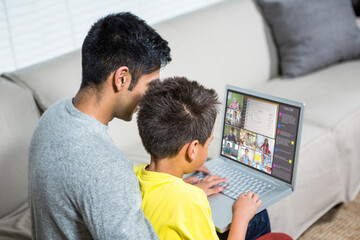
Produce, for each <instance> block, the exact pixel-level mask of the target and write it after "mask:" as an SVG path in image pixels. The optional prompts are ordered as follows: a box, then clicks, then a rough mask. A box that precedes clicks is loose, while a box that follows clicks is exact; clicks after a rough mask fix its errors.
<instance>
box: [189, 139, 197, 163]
mask: <svg viewBox="0 0 360 240" xmlns="http://www.w3.org/2000/svg"><path fill="white" fill-rule="evenodd" d="M199 144H200V143H199V141H198V140H194V141H192V142H191V143H190V144H189V146H188V148H187V150H186V155H187V160H188V161H189V162H192V161H194V160H195V159H196V156H197V153H198V148H199Z"/></svg>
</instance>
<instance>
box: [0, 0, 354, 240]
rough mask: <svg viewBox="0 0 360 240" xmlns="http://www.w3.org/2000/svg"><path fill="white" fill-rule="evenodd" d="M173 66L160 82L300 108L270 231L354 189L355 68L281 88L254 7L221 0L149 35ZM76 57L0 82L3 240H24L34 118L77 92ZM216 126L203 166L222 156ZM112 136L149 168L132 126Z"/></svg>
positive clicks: (342, 67) (302, 222)
mask: <svg viewBox="0 0 360 240" xmlns="http://www.w3.org/2000/svg"><path fill="white" fill-rule="evenodd" d="M154 27H155V28H156V29H157V30H158V31H159V33H160V34H161V35H162V36H163V37H164V38H165V39H167V40H168V41H169V43H170V47H171V49H172V57H173V62H172V63H170V65H168V66H167V67H165V69H163V71H162V73H161V77H163V78H164V77H167V76H173V75H181V76H187V77H188V78H190V79H193V80H198V81H199V82H201V83H202V84H204V85H206V86H207V87H212V88H215V89H216V91H217V92H218V94H219V96H220V99H221V100H223V95H224V87H225V84H231V85H236V86H240V87H243V88H249V89H253V90H257V91H262V92H266V93H269V94H271V95H276V96H280V97H285V98H289V99H292V100H296V101H300V102H305V103H306V111H305V117H304V126H303V134H302V144H301V149H300V158H299V163H298V174H297V185H296V190H295V192H294V193H293V194H291V195H290V196H289V197H287V198H285V199H283V200H282V201H280V202H278V203H276V204H275V205H273V206H271V207H270V208H269V209H268V210H269V214H270V219H271V225H272V229H273V231H281V232H285V233H287V234H289V235H291V236H292V237H293V238H297V237H298V236H299V235H300V234H301V233H303V232H304V231H305V230H306V229H307V228H308V227H309V226H310V225H311V224H312V223H314V222H315V221H316V220H317V219H318V218H319V217H321V216H322V215H323V214H324V213H326V212H327V211H328V210H329V209H330V208H332V207H333V206H334V205H336V204H338V203H341V202H348V201H351V200H352V199H354V197H355V196H356V194H357V193H358V192H359V189H360V174H359V169H360V159H359V156H360V148H359V147H358V143H360V79H359V78H360V77H359V76H360V60H354V61H348V62H343V63H339V64H336V65H332V66H329V67H327V68H325V69H322V70H319V71H317V72H313V73H311V74H308V75H306V76H304V77H300V78H297V79H292V80H283V79H281V77H280V76H279V72H278V62H279V61H278V58H277V53H276V47H275V45H274V42H273V39H272V36H271V33H270V31H269V29H268V27H267V25H266V23H265V22H264V20H263V18H262V16H261V14H260V12H259V10H258V8H257V7H256V6H255V4H254V2H253V1H252V0H237V1H225V2H222V3H219V4H216V5H213V6H210V7H208V8H205V9H201V10H199V11H196V12H192V13H189V14H187V15H184V16H180V17H177V18H174V19H171V20H168V21H166V22H163V23H160V24H157V25H155V26H154ZM80 63H81V59H80V52H79V51H75V52H72V53H69V54H66V55H64V56H61V57H58V58H56V59H53V60H49V61H46V62H43V63H40V64H36V65H33V66H31V67H28V68H24V69H21V70H18V71H15V72H12V73H4V74H2V76H1V78H0V113H1V115H0V124H1V125H0V139H1V140H0V239H29V238H30V222H29V209H28V207H27V204H26V196H27V150H28V145H29V141H30V138H31V135H32V132H33V130H34V128H35V126H36V123H37V121H38V120H39V117H40V116H41V114H42V112H44V111H45V110H46V109H47V108H48V107H49V106H50V105H51V104H53V103H55V102H56V101H57V100H59V99H61V98H63V97H71V96H74V94H75V93H76V92H77V90H78V88H79V86H80V81H81V64H80ZM220 125H221V120H220V119H218V121H217V123H216V128H215V136H214V141H213V142H212V144H211V147H210V151H209V157H213V156H216V155H217V154H218V152H219V145H220V140H221V136H220V134H219V132H220ZM109 134H110V135H111V136H112V137H113V139H114V141H115V142H116V144H117V145H118V146H119V148H120V149H121V150H122V151H123V152H124V153H125V155H127V156H128V157H129V158H130V159H132V160H133V161H134V163H144V162H148V161H149V157H148V155H147V154H146V152H145V150H144V149H143V147H142V145H141V141H140V138H139V136H138V132H137V126H136V121H132V122H130V123H127V122H122V121H120V120H114V121H113V122H111V124H110V127H109Z"/></svg>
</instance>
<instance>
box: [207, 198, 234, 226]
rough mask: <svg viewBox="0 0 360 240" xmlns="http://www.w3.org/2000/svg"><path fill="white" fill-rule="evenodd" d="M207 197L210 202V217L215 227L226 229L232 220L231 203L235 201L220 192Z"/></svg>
mask: <svg viewBox="0 0 360 240" xmlns="http://www.w3.org/2000/svg"><path fill="white" fill-rule="evenodd" d="M208 199H209V203H210V208H211V213H212V219H213V221H214V224H215V226H216V228H218V229H219V230H225V229H227V227H228V225H229V224H230V223H231V220H232V205H233V204H234V202H235V201H234V200H233V199H231V198H229V197H227V196H225V195H223V194H221V193H219V194H216V195H213V196H210V197H209V198H208ZM219 206H221V207H219ZM221 232H222V231H221Z"/></svg>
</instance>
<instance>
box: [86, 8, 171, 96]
mask: <svg viewBox="0 0 360 240" xmlns="http://www.w3.org/2000/svg"><path fill="white" fill-rule="evenodd" d="M170 61H171V57H170V48H169V47H168V42H167V41H165V40H164V39H162V38H161V36H160V35H159V34H158V33H157V32H156V31H155V30H154V29H153V28H152V27H150V26H149V25H147V24H146V22H145V21H144V20H142V19H140V18H138V17H137V16H135V15H133V14H131V13H129V12H123V13H117V14H110V15H108V16H106V17H104V18H101V19H99V20H98V21H97V22H95V23H94V25H93V26H92V27H91V29H90V30H89V32H88V34H87V36H86V38H85V40H84V43H83V45H82V83H81V87H80V88H81V89H82V88H85V87H95V88H97V89H99V88H101V85H102V83H103V82H104V81H105V80H106V78H107V77H108V76H109V75H110V74H111V73H112V72H114V71H116V70H117V69H118V68H119V67H121V66H127V67H128V68H129V71H130V74H131V77H132V79H131V84H130V86H129V90H132V88H133V87H134V86H135V85H136V83H137V81H138V80H139V78H140V77H141V76H142V75H144V74H149V73H152V72H154V71H156V70H158V69H160V68H161V67H163V66H165V65H166V64H167V63H169V62H170Z"/></svg>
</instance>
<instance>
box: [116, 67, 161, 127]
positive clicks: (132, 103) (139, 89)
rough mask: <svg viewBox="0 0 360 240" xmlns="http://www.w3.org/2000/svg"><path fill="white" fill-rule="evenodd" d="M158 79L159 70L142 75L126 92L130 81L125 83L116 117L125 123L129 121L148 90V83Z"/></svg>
mask: <svg viewBox="0 0 360 240" xmlns="http://www.w3.org/2000/svg"><path fill="white" fill-rule="evenodd" d="M159 77H160V70H157V71H155V72H153V73H150V74H146V75H142V76H141V77H140V79H139V80H138V82H137V84H136V85H135V87H133V89H132V90H131V91H129V90H128V88H129V85H130V81H127V82H126V84H125V86H124V87H125V88H126V89H124V90H126V91H125V92H124V93H123V94H122V95H121V97H120V99H119V102H118V107H117V109H116V117H117V118H120V119H123V120H125V121H131V120H132V116H133V114H134V113H135V112H136V111H137V108H138V106H139V103H140V100H141V99H142V97H143V96H144V94H145V92H146V90H147V89H148V87H149V84H150V82H152V81H154V80H156V79H159ZM130 79H131V77H130Z"/></svg>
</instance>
